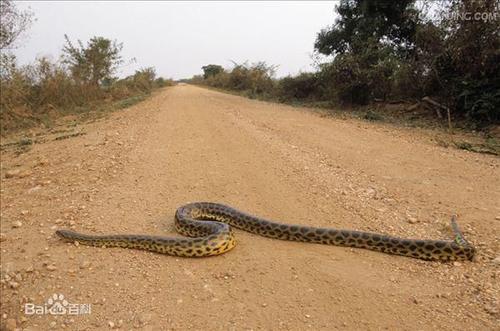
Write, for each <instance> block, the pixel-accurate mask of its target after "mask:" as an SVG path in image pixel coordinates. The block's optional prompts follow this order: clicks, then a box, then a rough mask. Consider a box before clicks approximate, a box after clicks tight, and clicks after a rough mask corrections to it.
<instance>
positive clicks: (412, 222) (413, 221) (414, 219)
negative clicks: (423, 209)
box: [406, 216, 418, 224]
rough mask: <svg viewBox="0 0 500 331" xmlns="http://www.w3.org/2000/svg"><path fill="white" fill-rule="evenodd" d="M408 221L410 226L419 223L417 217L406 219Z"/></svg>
mask: <svg viewBox="0 0 500 331" xmlns="http://www.w3.org/2000/svg"><path fill="white" fill-rule="evenodd" d="M406 220H407V221H408V223H410V224H415V223H417V222H418V220H417V219H416V218H415V217H412V216H408V218H407V219H406Z"/></svg>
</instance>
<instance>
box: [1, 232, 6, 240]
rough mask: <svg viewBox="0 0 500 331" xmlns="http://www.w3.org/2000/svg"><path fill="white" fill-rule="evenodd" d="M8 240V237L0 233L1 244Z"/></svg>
mask: <svg viewBox="0 0 500 331" xmlns="http://www.w3.org/2000/svg"><path fill="white" fill-rule="evenodd" d="M5 240H7V235H6V234H5V233H0V242H2V241H5Z"/></svg>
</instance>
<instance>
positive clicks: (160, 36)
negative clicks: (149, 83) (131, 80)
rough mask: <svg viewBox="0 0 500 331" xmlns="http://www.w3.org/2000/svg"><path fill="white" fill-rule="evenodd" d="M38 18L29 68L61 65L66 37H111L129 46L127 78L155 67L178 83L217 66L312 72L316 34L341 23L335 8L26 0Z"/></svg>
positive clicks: (26, 52)
mask: <svg viewBox="0 0 500 331" xmlns="http://www.w3.org/2000/svg"><path fill="white" fill-rule="evenodd" d="M16 4H17V6H18V7H19V8H20V9H24V8H28V7H30V8H31V10H32V11H33V12H34V14H35V17H36V22H34V24H33V25H32V27H31V28H30V30H29V31H28V33H27V36H26V37H25V38H24V39H23V42H22V43H21V45H20V47H19V48H18V49H17V50H16V51H15V54H16V55H17V56H18V59H19V61H20V62H21V63H23V64H25V63H29V62H32V61H33V60H34V59H35V58H36V57H37V56H42V55H50V56H52V57H53V58H55V59H57V58H58V57H59V55H60V54H61V48H62V46H63V44H64V34H65V33H66V34H67V35H68V36H69V37H70V39H71V40H73V41H75V40H76V39H81V40H83V41H86V40H88V39H89V38H91V37H92V36H103V37H107V38H111V39H116V40H118V41H120V42H123V44H124V48H123V55H124V57H125V59H130V58H132V57H135V58H136V59H137V62H136V63H135V64H132V65H129V66H126V67H123V68H122V69H121V73H120V76H123V75H128V74H130V73H133V72H134V70H135V69H138V68H141V67H147V66H153V67H155V68H156V70H157V73H158V75H160V76H163V77H172V78H174V79H179V78H188V77H191V76H192V75H194V74H199V73H201V66H203V65H206V64H210V63H214V64H220V65H222V66H224V67H231V62H230V60H234V61H236V62H238V63H241V62H243V61H245V60H249V61H250V62H256V61H259V60H263V61H266V62H268V63H269V64H277V65H279V68H278V70H277V76H284V75H287V74H296V73H298V72H300V71H307V70H312V67H311V64H312V60H311V57H310V56H311V54H312V51H313V44H314V40H315V38H316V34H317V33H318V32H319V31H320V30H321V29H322V28H324V27H326V26H327V25H330V24H332V23H333V22H334V19H335V13H334V7H335V2H334V1H328V2H327V1H322V2H314V1H303V2H298V1H297V2H264V1H254V2H243V1H235V2H230V1H213V2H208V1H203V2H201V1H200V2H198V1H189V2H178V1H170V2H167V1H165V2H160V1H152V2H146V1H140V2H139V1H109V2H103V1H101V2H97V1H96V2H93V1H81V2H77V1H45V2H42V1H23V2H16Z"/></svg>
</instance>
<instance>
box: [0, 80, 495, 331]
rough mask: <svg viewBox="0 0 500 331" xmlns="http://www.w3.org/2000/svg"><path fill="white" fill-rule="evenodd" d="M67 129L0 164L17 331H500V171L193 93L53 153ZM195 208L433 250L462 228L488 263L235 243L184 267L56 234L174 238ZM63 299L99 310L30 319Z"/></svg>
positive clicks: (409, 135) (5, 293)
mask: <svg viewBox="0 0 500 331" xmlns="http://www.w3.org/2000/svg"><path fill="white" fill-rule="evenodd" d="M58 129H59V131H57V130H56V131H55V130H52V133H50V132H49V133H47V132H45V133H44V135H43V136H40V137H42V138H44V140H45V141H46V142H45V143H40V144H35V145H33V148H32V149H31V150H30V151H28V152H26V153H23V154H21V155H18V156H16V155H15V154H14V151H13V150H9V149H8V150H6V151H4V152H2V164H1V165H2V171H1V174H2V179H1V184H2V188H1V189H2V191H1V204H2V218H1V232H2V237H1V240H2V242H1V249H2V261H1V265H2V284H1V286H2V294H1V302H2V319H1V323H2V326H3V327H5V328H7V329H9V328H10V329H12V328H13V327H17V328H20V329H24V330H45V329H56V330H59V329H61V330H63V329H66V330H107V329H111V328H115V329H116V328H120V329H123V330H131V329H134V330H135V329H138V330H171V329H172V330H174V329H175V330H185V329H193V330H332V329H347V330H353V329H370V330H378V329H390V330H394V329H404V330H415V329H417V330H435V329H448V330H457V329H460V330H478V329H482V330H486V329H489V330H492V329H494V328H495V325H496V327H498V324H496V323H497V322H498V319H499V317H500V315H499V303H498V298H499V297H500V295H499V294H500V293H499V292H500V291H499V277H500V273H499V270H500V267H499V265H500V257H499V256H500V249H499V248H500V245H499V239H498V234H499V233H500V231H499V229H500V226H499V225H500V205H499V203H498V202H499V201H500V193H499V190H498V187H500V171H499V159H498V158H495V157H493V156H488V155H480V154H474V153H470V152H467V151H461V150H456V149H446V148H444V147H439V146H438V145H437V144H435V143H434V142H432V133H429V132H423V131H421V130H417V129H403V128H395V127H391V126H388V125H384V124H373V123H367V122H361V121H357V120H353V119H349V120H341V119H334V118H325V117H321V116H319V115H318V114H315V113H313V112H309V111H306V110H304V109H297V108H291V107H287V106H283V105H278V104H271V103H264V102H259V101H253V100H248V99H244V98H240V97H236V96H232V95H227V94H223V93H219V92H214V91H210V90H206V89H202V88H198V87H193V86H189V85H179V86H175V87H172V88H167V89H165V90H162V91H161V92H158V93H156V94H155V95H154V96H152V97H151V98H150V99H148V100H146V101H145V102H143V103H141V104H138V105H136V106H134V107H131V108H129V109H126V110H123V111H120V112H116V113H113V114H111V115H110V116H109V118H107V119H104V120H100V121H97V122H95V123H88V124H82V125H78V126H76V127H73V128H70V129H71V130H73V131H71V132H82V133H85V135H81V136H75V137H70V138H68V139H58V140H54V138H55V137H58V136H63V133H62V131H61V130H60V129H61V128H58ZM191 201H214V202H222V203H226V204H230V205H232V206H235V207H237V208H239V209H241V210H245V211H248V212H250V213H253V214H256V215H260V216H263V217H267V218H271V219H275V220H279V221H282V222H287V223H299V224H307V225H314V226H324V227H336V228H347V229H358V230H368V231H376V232H381V233H388V234H394V235H399V236H404V237H417V238H435V239H444V238H449V237H450V235H451V231H450V228H449V226H448V222H449V219H450V215H451V214H452V213H458V215H459V223H460V225H461V227H462V229H463V231H464V233H465V235H466V237H467V238H468V239H469V240H470V241H471V242H472V243H474V245H476V246H477V248H478V250H479V253H478V257H477V260H476V261H475V262H460V263H435V262H425V261H420V260H415V259H410V258H405V257H399V256H392V255H385V254H381V253H376V252H371V251H366V250H356V249H348V248H343V247H334V246H322V245H314V244H305V243H294V242H284V241H277V240H272V239H267V238H261V237H258V236H255V235H252V234H248V233H244V232H240V231H238V233H237V238H238V244H237V246H236V248H235V249H234V250H232V251H231V252H229V253H227V254H224V255H221V256H217V257H212V258H205V259H187V258H176V257H171V256H163V255H158V254H152V253H148V252H142V251H134V250H125V249H118V248H116V249H105V248H92V247H86V246H82V245H73V244H67V243H63V242H61V241H59V240H58V239H57V238H55V237H54V236H53V232H54V230H55V229H57V228H68V227H70V228H73V229H76V230H78V231H83V232H92V233H147V234H159V235H161V234H173V233H174V232H175V231H174V228H173V213H174V211H175V209H176V208H177V207H178V206H180V205H182V204H184V203H187V202H191ZM54 293H57V294H62V295H64V297H65V300H67V302H68V303H69V304H68V305H67V306H66V308H68V309H69V307H70V306H71V307H75V306H72V305H73V304H90V307H91V311H90V313H89V312H88V311H86V310H85V309H83V310H78V311H77V312H78V313H79V314H78V315H74V314H70V312H68V311H65V314H61V315H51V314H33V315H26V314H25V313H24V309H25V304H26V303H32V304H34V305H43V304H44V303H45V302H46V301H47V300H48V299H49V298H50V297H51V296H52V295H53V294H54ZM57 299H58V300H59V298H57ZM61 302H62V300H61ZM30 307H33V305H32V306H30ZM77 307H80V306H77ZM83 307H84V308H85V307H89V306H83ZM73 312H74V311H73Z"/></svg>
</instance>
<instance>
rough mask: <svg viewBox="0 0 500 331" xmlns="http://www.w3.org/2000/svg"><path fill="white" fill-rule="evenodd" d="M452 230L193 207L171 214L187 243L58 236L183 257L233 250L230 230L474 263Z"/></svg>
mask: <svg viewBox="0 0 500 331" xmlns="http://www.w3.org/2000/svg"><path fill="white" fill-rule="evenodd" d="M451 225H452V228H453V231H454V235H455V237H454V240H453V241H451V240H449V241H445V240H419V239H403V238H397V237H393V236H387V235H383V234H378V233H371V232H361V231H353V230H337V229H330V228H318V227H310V226H302V225H289V224H282V223H277V222H272V221H269V220H266V219H263V218H259V217H256V216H253V215H249V214H247V213H244V212H241V211H239V210H236V209H234V208H232V207H229V206H226V205H222V204H218V203H212V202H195V203H190V204H187V205H184V206H182V207H180V208H179V209H177V211H176V213H175V226H176V229H177V231H178V232H179V233H180V234H182V235H184V236H186V237H189V238H175V237H172V238H169V237H163V236H150V235H120V234H117V235H87V234H81V233H77V232H74V231H70V230H58V231H56V234H57V235H58V236H59V237H61V238H63V239H64V240H66V241H70V242H78V243H80V244H84V245H90V246H98V247H124V248H135V249H144V250H148V251H152V252H157V253H163V254H168V255H175V256H185V257H204V256H211V255H219V254H222V253H225V252H227V251H229V250H230V249H232V248H233V247H234V246H235V244H236V241H235V237H234V233H233V230H232V228H231V226H234V227H235V228H238V229H241V230H245V231H248V232H251V233H255V234H258V235H261V236H264V237H269V238H275V239H282V240H291V241H302V242H310V243H318V244H326V245H337V246H347V247H356V248H364V249H371V250H375V251H379V252H384V253H389V254H396V255H403V256H408V257H413V258H418V259H424V260H438V261H454V260H472V258H473V257H474V253H475V248H474V247H473V246H472V245H470V244H469V243H468V242H467V241H466V240H465V239H464V237H463V235H462V234H461V232H460V231H459V229H458V226H457V223H456V220H455V217H452V220H451Z"/></svg>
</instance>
